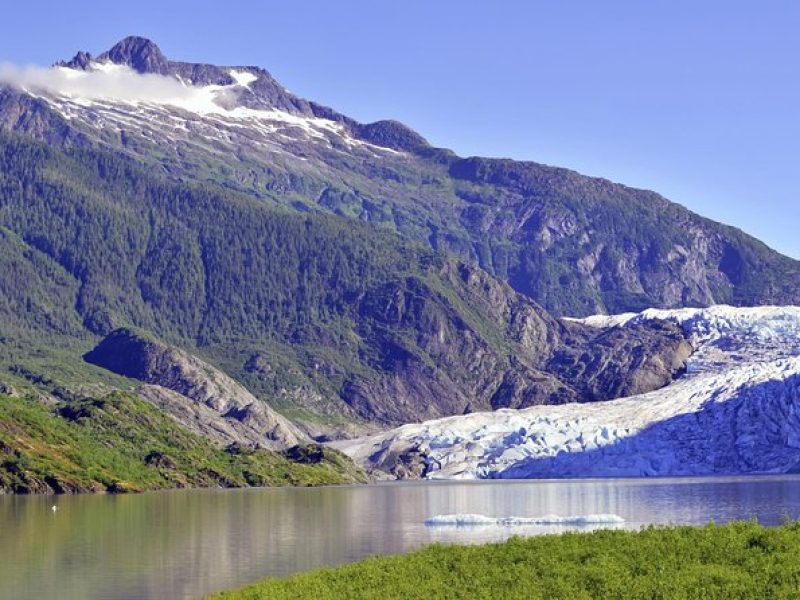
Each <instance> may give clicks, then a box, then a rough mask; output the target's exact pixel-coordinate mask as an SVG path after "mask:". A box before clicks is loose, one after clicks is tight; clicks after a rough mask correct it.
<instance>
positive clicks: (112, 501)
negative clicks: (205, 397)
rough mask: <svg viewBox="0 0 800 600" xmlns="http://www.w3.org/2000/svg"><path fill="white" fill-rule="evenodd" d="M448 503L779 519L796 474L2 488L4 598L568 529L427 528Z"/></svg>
mask: <svg viewBox="0 0 800 600" xmlns="http://www.w3.org/2000/svg"><path fill="white" fill-rule="evenodd" d="M53 504H56V505H57V506H58V510H57V511H56V512H53V511H52V510H51V506H52V505H53ZM448 513H478V514H483V515H487V516H492V517H507V516H520V517H537V516H543V515H548V514H557V515H561V516H571V515H583V514H596V513H610V514H617V515H620V516H621V517H623V518H624V519H625V520H626V522H625V524H624V525H622V527H629V528H638V527H641V526H642V525H646V524H650V523H687V524H703V523H706V522H708V521H709V520H710V519H713V520H714V521H717V522H725V521H729V520H732V519H749V518H758V520H759V521H761V522H762V523H764V524H769V525H774V524H778V523H780V521H781V519H782V518H784V517H791V518H797V517H800V476H779V477H778V476H776V477H768V476H764V477H746V478H745V477H742V478H681V479H646V480H642V479H624V480H568V481H565V480H559V481H478V482H409V483H391V484H380V485H371V486H360V487H358V486H344V487H328V488H273V489H248V490H192V491H172V492H159V493H149V494H141V495H120V496H88V495H87V496H72V497H67V496H63V497H52V496H50V497H42V496H39V497H36V496H33V497H22V496H5V497H3V496H0V598H14V599H16V598H20V599H22V598H59V599H71V598H81V599H90V598H103V599H116V598H125V599H128V598H136V599H143V598H199V597H202V596H203V595H205V594H207V593H210V592H213V591H218V590H222V589H228V588H232V587H238V586H241V585H243V584H246V583H249V582H252V581H254V580H257V579H260V578H263V577H266V576H269V575H287V574H290V573H294V572H296V571H303V570H307V569H312V568H315V567H320V566H326V565H336V564H341V563H346V562H352V561H355V560H359V559H361V558H364V557H366V556H369V555H373V554H386V553H399V552H405V551H407V550H410V549H413V548H417V547H419V546H422V545H424V544H428V543H431V542H459V543H478V542H486V541H493V540H501V539H505V538H507V537H508V536H510V535H514V534H521V535H535V534H542V533H556V532H561V531H565V530H567V529H568V527H565V526H553V525H550V526H512V527H508V526H491V525H488V526H476V527H427V526H425V524H424V520H425V519H426V518H428V517H431V516H434V515H437V514H448ZM571 529H576V528H575V527H572V528H571ZM584 529H586V528H584Z"/></svg>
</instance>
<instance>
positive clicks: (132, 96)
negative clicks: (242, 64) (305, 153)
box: [0, 61, 396, 158]
mask: <svg viewBox="0 0 800 600" xmlns="http://www.w3.org/2000/svg"><path fill="white" fill-rule="evenodd" d="M229 74H230V76H231V78H232V79H233V83H232V84H229V85H193V84H191V83H190V82H187V81H186V80H184V79H181V78H180V77H171V76H164V75H157V74H140V73H137V72H136V71H134V70H133V69H131V68H130V67H128V66H127V65H120V64H115V63H113V62H111V61H93V62H91V63H89V68H88V69H87V70H81V69H72V68H68V67H64V66H56V67H52V68H48V69H44V68H40V67H25V68H20V67H16V66H14V65H2V66H0V84H6V85H11V86H13V87H15V88H17V89H20V90H22V91H23V92H26V93H28V94H29V95H31V96H34V97H37V98H40V99H42V100H45V101H46V102H48V104H50V106H51V107H52V108H53V109H55V110H56V111H57V112H59V113H60V114H61V115H62V116H63V117H64V118H66V119H67V120H69V121H73V122H75V121H80V122H84V123H85V124H86V125H87V126H89V127H91V128H96V127H100V128H103V129H108V130H111V131H113V132H115V133H123V132H124V133H126V134H131V133H138V134H142V135H143V137H145V138H146V139H149V140H151V141H153V142H155V143H159V141H161V142H170V141H174V139H176V136H177V138H178V139H181V138H184V137H188V138H190V141H191V142H192V143H203V144H206V145H207V146H208V148H210V149H211V148H219V149H220V152H223V153H227V154H230V152H231V151H232V150H236V146H239V145H241V144H242V143H246V144H247V145H254V146H258V147H260V148H264V147H265V148H266V149H268V150H269V151H272V152H280V153H284V154H292V155H293V154H294V152H292V150H293V148H292V146H293V142H296V141H298V140H301V141H311V142H314V143H315V144H321V145H323V146H325V147H326V148H330V149H334V150H335V148H336V147H337V146H343V147H346V148H348V149H350V150H352V149H354V148H356V149H358V148H360V149H363V150H366V151H368V152H369V153H371V154H378V155H380V154H385V153H387V152H392V153H396V152H394V151H391V150H390V149H387V148H382V147H379V146H375V145H373V144H369V143H367V142H364V141H363V140H359V139H356V138H354V137H353V136H352V135H351V134H350V133H349V131H348V130H347V129H346V127H345V126H344V125H343V124H342V123H338V122H336V121H332V120H329V119H325V118H320V117H314V116H307V115H302V114H295V113H290V112H287V111H283V110H278V109H275V108H269V109H263V108H259V109H256V108H250V107H247V106H243V105H242V104H241V103H240V102H239V101H238V97H239V94H242V93H252V92H251V91H250V86H251V85H252V84H253V83H254V82H255V81H257V79H258V77H257V76H256V75H255V74H253V73H251V72H249V71H243V70H238V69H231V70H230V71H229ZM220 144H222V147H220ZM301 158H302V156H301Z"/></svg>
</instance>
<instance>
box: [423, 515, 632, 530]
mask: <svg viewBox="0 0 800 600" xmlns="http://www.w3.org/2000/svg"><path fill="white" fill-rule="evenodd" d="M624 522H625V519H623V518H622V517H620V516H619V515H613V514H596V515H573V516H568V517H562V516H559V515H545V516H543V517H487V516H486V515H478V514H469V513H465V514H453V515H436V516H434V517H430V518H428V519H425V525H427V526H428V527H441V526H456V527H464V526H471V525H503V526H506V527H510V526H513V525H596V524H614V525H616V524H620V523H624Z"/></svg>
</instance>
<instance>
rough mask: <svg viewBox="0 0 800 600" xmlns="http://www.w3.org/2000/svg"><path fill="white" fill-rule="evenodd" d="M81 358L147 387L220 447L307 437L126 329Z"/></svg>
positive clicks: (221, 378)
mask: <svg viewBox="0 0 800 600" xmlns="http://www.w3.org/2000/svg"><path fill="white" fill-rule="evenodd" d="M85 359H86V360H87V361H88V362H91V363H93V364H96V365H98V366H101V367H104V368H106V369H108V370H109V371H113V372H114V373H118V374H120V375H125V376H126V377H131V378H133V379H138V380H139V381H143V382H145V383H147V384H151V385H147V386H145V387H144V388H143V389H142V390H141V396H142V397H143V398H145V399H146V400H149V401H150V402H152V403H153V404H155V405H156V406H158V407H159V408H161V409H162V410H164V411H166V412H167V413H169V414H170V415H172V416H173V417H174V418H175V419H176V420H178V421H179V422H180V423H181V424H183V425H185V426H186V427H188V428H189V429H191V430H193V431H195V432H197V433H201V434H203V435H206V436H208V437H211V438H212V439H216V440H218V441H220V442H221V443H225V444H230V443H237V442H238V443H247V444H251V445H257V446H262V447H266V448H270V449H280V448H287V447H290V446H294V445H297V444H298V443H301V442H308V441H309V440H308V438H307V437H306V436H305V434H303V433H302V432H301V431H300V430H299V429H298V428H297V427H295V426H294V425H292V424H291V423H290V422H289V421H288V420H287V419H285V418H284V417H282V416H280V415H279V414H277V413H276V412H275V411H273V410H272V409H271V408H269V407H268V406H267V405H266V404H265V403H263V402H261V401H260V400H258V399H257V398H255V397H254V396H253V395H252V394H251V393H250V392H249V391H247V390H246V389H245V388H244V387H243V386H242V385H240V384H239V383H237V382H236V381H234V380H233V379H231V378H230V377H228V376H227V375H225V374H224V373H222V372H221V371H219V370H218V369H215V368H214V367H212V366H211V365H209V364H207V363H205V362H203V361H201V360H200V359H198V358H196V357H194V356H192V355H190V354H188V353H186V352H184V351H182V350H178V349H177V348H173V347H170V346H167V345H166V344H163V343H161V342H158V341H155V340H151V339H146V338H144V337H142V336H140V335H138V334H136V333H134V332H132V331H130V330H128V329H119V330H116V331H114V332H112V333H111V334H110V335H109V336H108V337H106V338H105V339H104V340H103V341H102V342H101V343H100V344H99V345H98V346H97V347H96V348H95V349H94V350H92V351H91V352H89V353H88V354H87V355H86V356H85Z"/></svg>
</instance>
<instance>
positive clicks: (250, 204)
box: [0, 38, 800, 491]
mask: <svg viewBox="0 0 800 600" xmlns="http://www.w3.org/2000/svg"><path fill="white" fill-rule="evenodd" d="M3 77H4V80H5V85H3V86H2V87H0V408H2V407H3V406H5V409H3V410H5V412H3V413H0V414H1V415H2V419H0V489H10V490H30V491H45V490H48V489H49V490H53V491H59V490H60V491H69V490H85V489H110V490H125V489H153V488H156V487H165V486H167V487H168V486H171V485H258V484H261V483H274V482H277V483H280V482H286V481H287V478H286V477H284V476H281V475H280V474H279V473H278V471H280V469H281V468H285V469H288V471H286V472H288V473H290V474H291V477H290V478H289V479H291V480H292V481H294V482H319V481H323V480H324V481H331V480H333V479H335V480H337V481H350V480H355V479H357V478H358V474H357V472H356V471H354V469H353V468H352V465H349V464H347V461H346V460H345V459H344V458H343V457H342V455H340V454H338V453H335V452H333V451H330V450H323V449H321V448H320V447H318V446H314V445H313V444H312V441H313V442H320V443H321V442H326V441H330V440H331V439H338V438H342V437H354V436H363V435H365V434H374V433H376V432H378V431H380V430H385V429H387V428H392V427H395V426H398V425H403V424H407V423H416V422H420V421H425V420H430V419H437V418H440V417H448V416H452V415H458V416H459V417H457V418H470V417H469V416H467V417H462V415H465V414H467V415H469V414H470V413H482V412H484V411H492V410H497V409H508V408H511V409H525V410H532V411H535V410H540V409H537V408H536V407H538V406H541V405H570V407H569V408H564V409H563V410H567V411H573V410H578V409H576V408H574V405H575V403H598V402H600V401H606V400H612V399H614V398H618V397H620V396H638V395H641V394H647V393H657V392H654V390H658V389H660V388H663V387H664V386H667V387H666V388H665V389H670V388H671V386H672V385H676V384H674V383H673V381H674V380H675V379H676V378H678V380H680V378H681V375H682V374H683V372H684V370H685V367H686V364H687V360H689V361H691V360H692V359H691V356H692V353H693V351H694V347H693V345H692V340H693V338H692V335H691V332H690V331H688V330H687V329H686V328H685V327H683V324H682V323H681V322H677V321H675V320H674V319H669V318H666V319H640V320H630V321H629V322H627V321H626V322H609V323H607V324H606V325H605V326H603V327H597V326H595V324H594V323H590V322H581V321H575V320H569V319H563V318H559V316H563V315H564V314H569V315H573V316H582V315H586V314H589V313H593V312H598V311H599V312H603V311H606V310H607V309H617V308H619V309H625V310H627V309H634V308H638V307H640V306H642V305H654V306H676V305H687V304H707V303H711V302H716V301H718V300H727V301H730V302H735V303H755V304H758V303H765V302H792V301H793V300H794V299H795V298H796V297H797V290H798V287H800V286H799V285H798V284H799V282H798V275H797V273H798V271H797V263H796V262H795V261H792V260H791V259H789V258H786V257H783V256H781V255H779V254H777V253H775V252H773V251H771V250H769V249H768V248H767V247H766V246H764V245H763V244H760V243H759V242H757V241H756V240H754V239H752V238H749V237H748V236H746V235H745V234H743V233H741V232H739V231H737V230H734V229H731V228H727V227H724V226H722V225H719V224H716V223H713V222H711V221H707V220H705V219H702V218H701V217H698V216H696V215H694V214H692V213H690V212H689V211H687V210H685V209H683V208H681V207H680V206H678V205H676V204H672V203H670V202H668V201H666V200H665V199H663V198H661V197H659V196H657V195H655V194H653V193H651V192H643V191H637V190H632V189H630V188H625V187H623V186H619V185H616V184H612V183H610V182H607V181H604V180H598V179H592V178H587V177H583V176H581V175H578V174H576V173H573V172H570V171H566V170H562V169H556V168H552V167H545V166H542V165H536V164H533V163H516V162H513V161H503V160H495V159H481V158H468V159H462V158H459V157H457V156H456V155H454V154H453V153H452V152H450V151H448V150H442V149H437V148H433V147H431V146H430V145H429V144H428V143H427V142H426V141H425V140H424V139H423V138H422V137H421V136H420V135H419V134H417V133H415V132H413V131H412V130H410V129H408V128H407V127H405V126H404V125H402V124H400V123H397V122H395V121H379V122H377V123H372V124H361V123H358V122H356V121H354V120H352V119H349V118H348V117H345V116H343V115H341V114H339V113H337V112H336V111H334V110H332V109H329V108H326V107H324V106H322V105H319V104H316V103H314V102H310V101H306V100H303V99H301V98H299V97H297V96H295V95H293V94H291V93H290V92H288V91H287V90H285V89H284V88H283V87H282V86H281V85H280V84H279V83H278V82H276V81H275V80H274V79H273V78H272V77H271V76H270V75H269V74H268V73H267V72H266V71H264V70H262V69H260V68H257V67H240V66H233V67H217V66H213V65H205V64H192V63H183V62H175V61H171V60H169V59H167V58H166V57H165V56H164V55H163V53H162V52H161V51H160V49H159V48H158V47H157V46H156V45H155V44H154V43H153V42H151V41H149V40H146V39H143V38H126V39H125V40H123V41H122V42H120V43H119V44H117V45H116V46H114V47H113V48H112V49H111V50H109V51H108V52H104V53H102V54H100V55H99V56H97V57H93V56H91V55H90V54H88V53H86V52H80V53H78V54H77V55H76V56H75V57H74V58H73V59H72V60H70V61H67V62H62V63H59V64H58V65H56V66H54V67H53V68H51V69H46V70H22V71H18V72H6V73H5V74H4V75H3ZM690 364H691V363H690ZM603 406H605V405H603ZM531 407H533V408H531ZM598 407H599V408H598V409H596V410H603V409H602V408H601V407H600V405H599V404H598ZM559 410H562V409H560V408H559ZM590 410H591V409H590ZM498 414H501V415H505V414H507V412H505V411H500V413H498ZM156 421H158V422H159V423H160V425H159V427H157V428H153V427H145V428H142V427H140V426H139V425H141V424H142V423H153V422H156ZM128 427H131V428H132V429H129V428H128ZM120 428H121V429H122V430H124V431H126V432H127V433H125V434H124V435H123V436H122V438H120V437H119V436H117V435H116V434H115V433H113V432H114V431H116V430H118V429H120ZM409 431H411V430H409ZM20 440H23V441H24V440H28V441H27V442H25V443H21V442H20ZM53 440H67V441H66V442H64V443H68V444H69V445H72V446H75V447H77V448H80V449H81V451H82V452H83V454H82V455H80V456H78V457H76V456H72V455H70V456H67V457H64V456H62V455H61V453H60V450H59V449H58V448H59V446H58V444H55V442H53ZM31 448H38V450H37V453H33V454H32V453H31V451H30V449H31ZM109 452H110V454H109ZM198 452H199V453H200V454H197V453H198ZM50 456H58V457H59V459H58V460H56V461H50V460H48V457H50ZM398 456H400V458H399V460H406V458H405V454H403V453H400V454H399V455H398ZM163 457H167V458H163ZM192 457H194V458H192ZM193 460H197V461H200V462H201V463H203V464H206V465H208V469H209V471H203V472H202V473H198V472H196V471H195V470H193V468H192V466H191V465H192V461H193ZM410 461H411V463H413V465H416V466H413V465H411V466H410V464H411V463H410V464H406V463H403V464H404V466H403V469H405V470H406V471H408V472H409V473H416V472H417V470H418V467H419V464H421V463H419V461H418V459H417V458H413V459H410ZM276 465H283V467H280V466H276ZM369 466H370V468H373V467H374V465H369ZM375 468H377V467H375ZM426 468H427V467H426ZM48 469H49V471H48ZM81 469H83V470H84V471H87V470H90V471H91V477H90V478H89V479H87V478H86V477H84V476H83V475H81ZM87 472H88V471H87ZM280 472H281V473H284V471H280ZM84 475H85V473H84ZM323 475H324V476H323ZM336 478H338V479H336Z"/></svg>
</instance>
